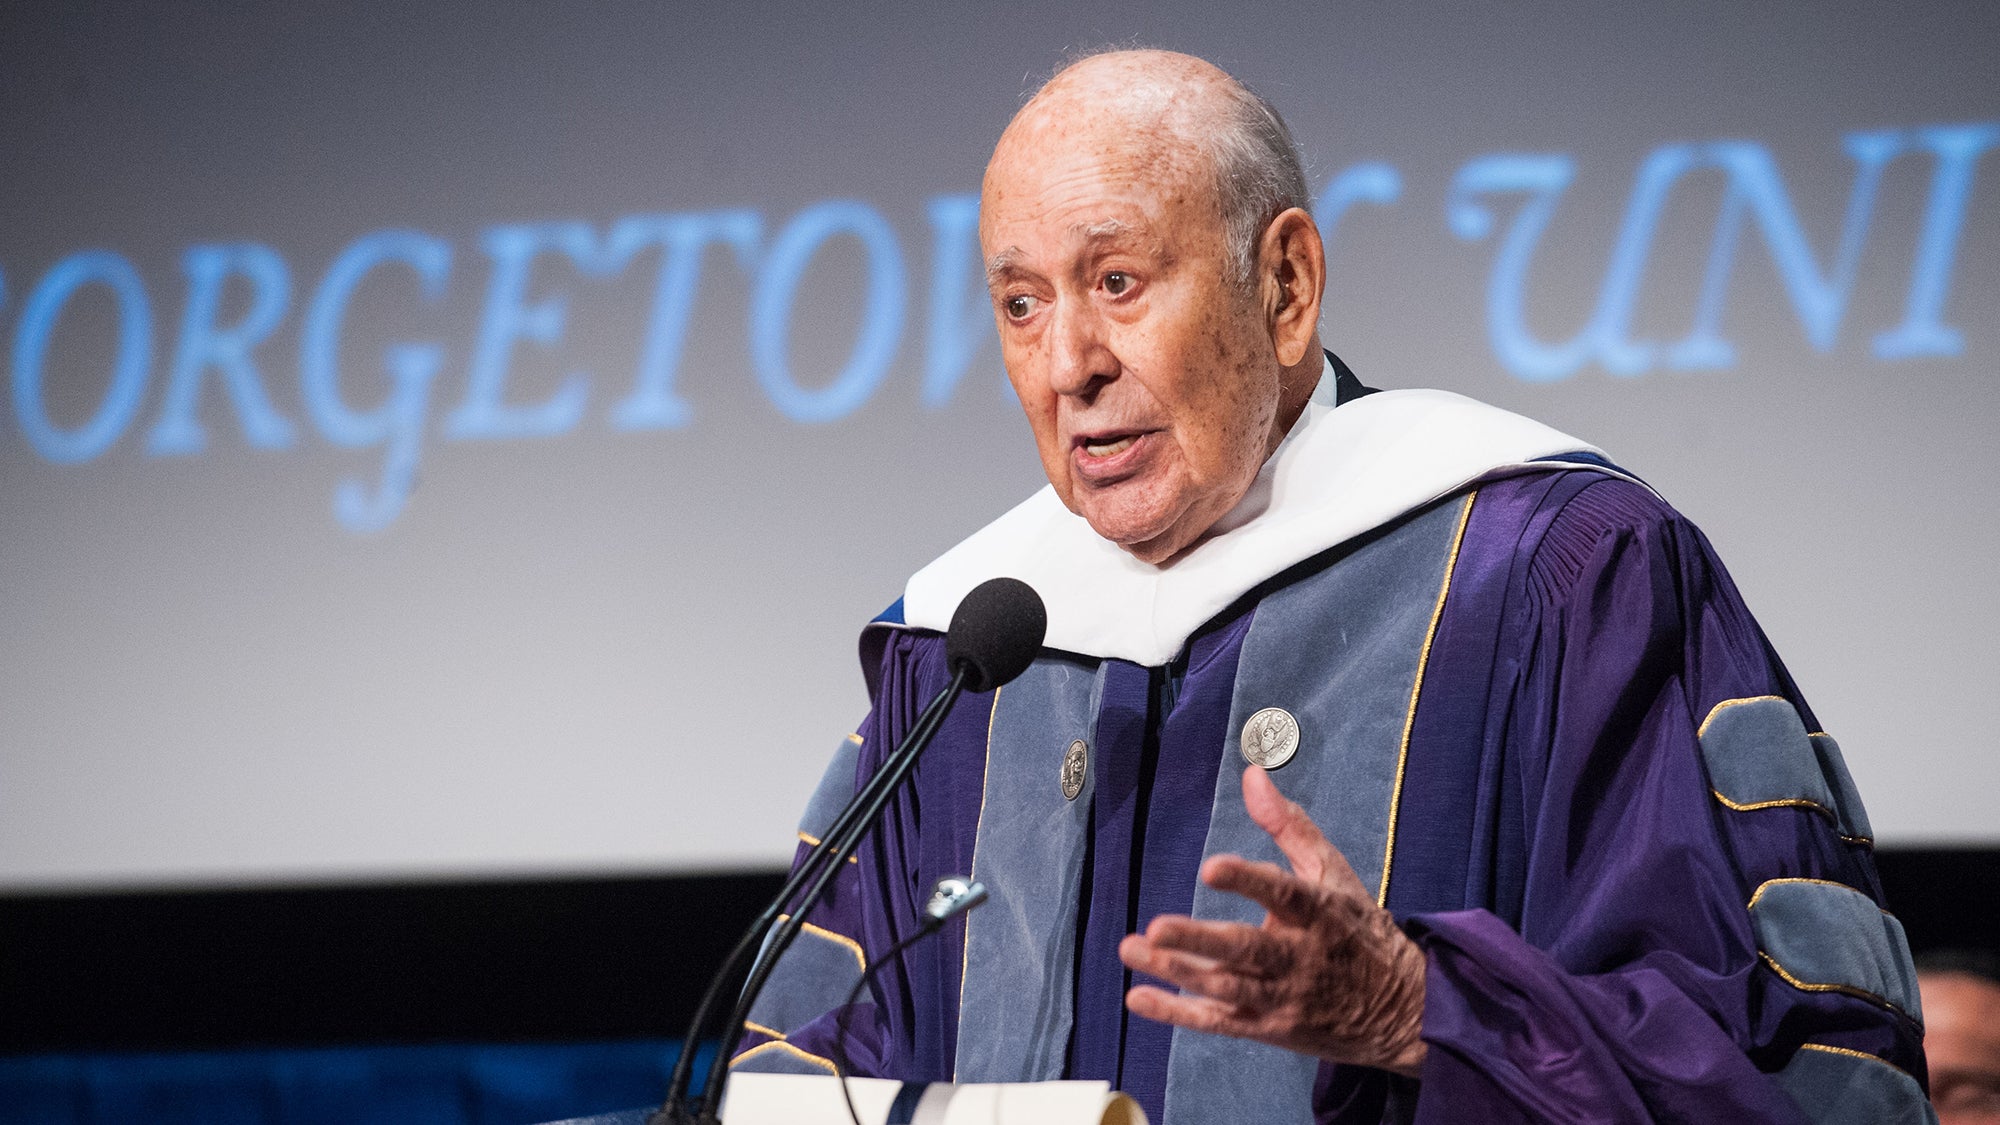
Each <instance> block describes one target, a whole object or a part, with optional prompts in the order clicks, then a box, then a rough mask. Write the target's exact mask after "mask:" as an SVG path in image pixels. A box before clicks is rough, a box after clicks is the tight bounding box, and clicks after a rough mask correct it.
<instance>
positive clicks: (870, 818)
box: [696, 667, 971, 1125]
mask: <svg viewBox="0 0 2000 1125" xmlns="http://www.w3.org/2000/svg"><path fill="white" fill-rule="evenodd" d="M970 678H971V674H970V669H967V668H964V667H960V668H959V669H957V670H956V671H954V672H953V673H952V677H951V684H950V686H949V687H947V688H945V690H944V691H942V692H940V693H939V694H938V697H937V700H936V701H935V702H933V703H932V704H931V706H930V707H928V708H926V709H925V711H924V713H923V715H922V717H921V718H919V719H918V720H917V724H916V725H915V726H912V727H911V728H910V733H909V735H908V736H907V737H906V738H904V740H903V744H902V745H901V746H899V747H897V748H896V753H895V754H894V755H893V756H891V757H890V759H889V760H888V761H886V762H884V763H882V768H881V769H880V770H879V771H877V772H878V773H880V774H883V775H886V777H887V782H886V784H884V785H882V786H880V787H878V788H877V789H876V792H875V793H874V794H873V796H872V798H871V799H870V800H869V802H868V803H867V805H866V806H865V807H864V808H863V809H862V811H861V815H860V816H858V817H856V818H855V821H854V823H853V824H852V825H850V826H849V828H848V831H847V834H846V835H845V836H843V837H842V838H841V840H840V842H839V843H838V844H836V845H835V852H834V854H833V855H832V856H831V857H830V858H829V859H828V860H827V862H826V863H825V865H824V867H823V869H822V870H821V871H820V873H819V876H818V877H817V878H816V879H815V880H814V881H813V884H812V886H810V887H808V888H806V893H805V894H804V895H803V896H801V897H800V898H799V903H798V907H797V909H795V910H793V911H792V914H791V917H789V918H786V919H785V921H784V924H783V925H781V926H780V927H779V928H778V931H777V933H775V934H773V935H772V937H771V940H770V942H769V943H767V944H766V945H765V947H764V953H763V956H761V957H759V958H758V959H757V964H756V966H755V967H754V968H752V969H751V970H750V979H749V980H748V981H746V982H744V985H743V992H742V994H741V995H740V996H739V997H738V998H737V1001H736V1010H735V1011H733V1012H731V1013H730V1014H729V1023H728V1024H727V1025H725V1027H724V1029H723V1037H722V1046H721V1048H720V1049H719V1050H717V1051H716V1053H715V1061H714V1062H712V1063H710V1064H709V1068H708V1083H707V1085H706V1086H704V1087H703V1088H702V1092H701V1116H700V1117H698V1118H697V1119H696V1120H697V1121H699V1122H700V1125H712V1123H717V1122H719V1121H720V1120H721V1118H720V1114H719V1110H720V1109H721V1106H722V1088H723V1086H724V1085H726V1084H727V1083H728V1081H729V1054H730V1052H731V1051H732V1050H734V1048H735V1044H736V1041H737V1040H739V1039H741V1038H742V1037H743V1026H744V1023H745V1021H747V1020H748V1019H749V1018H750V1006H751V1005H752V1004H754V1003H756V1001H757V995H758V993H760V992H762V991H763V990H764V982H765V981H767V980H769V979H770V977H771V973H772V971H773V970H775V969H776V968H777V967H778V958H780V957H782V956H784V954H785V950H786V949H789V948H790V947H791V944H792V940H793V939H794V938H796V937H798V936H799V930H800V929H801V928H802V927H804V925H805V922H806V915H807V913H809V912H810V911H811V910H812V908H813V907H814V906H816V905H818V904H819V901H820V900H821V899H823V898H825V897H826V892H827V888H829V887H830V886H832V885H833V878H834V876H835V875H838V874H839V873H840V868H841V865H842V864H845V863H846V862H847V857H848V856H850V855H853V854H854V850H855V849H856V848H857V847H859V846H860V844H861V837H863V836H864V835H866V834H867V833H868V830H869V829H870V828H873V827H874V826H875V821H876V820H877V819H878V818H880V816H881V815H882V810H883V809H885V808H887V807H888V805H889V801H890V800H891V799H892V798H894V797H895V795H896V790H897V789H899V788H901V787H902V783H903V780H904V779H905V778H907V777H909V776H910V771H911V770H913V769H915V768H916V765H917V757H918V756H919V755H921V754H922V753H923V752H924V748H925V747H927V746H929V745H930V743H931V739H932V738H933V737H934V736H935V735H936V734H937V731H938V728H939V727H941V726H943V725H944V720H945V716H947V715H949V714H950V713H951V708H952V705H953V704H954V703H957V702H958V697H959V695H960V694H962V693H963V690H964V688H965V684H966V681H967V680H968V679H970Z"/></svg>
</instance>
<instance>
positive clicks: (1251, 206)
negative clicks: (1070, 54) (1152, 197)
mask: <svg viewBox="0 0 2000 1125" xmlns="http://www.w3.org/2000/svg"><path fill="white" fill-rule="evenodd" d="M1075 146H1087V147H1090V148H1093V149H1096V150H1097V151H1100V152H1105V153H1116V154H1117V155H1118V156H1120V157H1121V158H1122V159H1124V160H1125V161H1127V162H1129V163H1130V165H1131V166H1132V167H1133V168H1134V170H1135V171H1137V172H1142V173H1143V174H1146V175H1150V176H1153V177H1156V178H1159V179H1162V180H1170V181H1171V182H1175V183H1177V184H1180V185H1183V186H1184V187H1185V189H1186V190H1190V191H1194V192H1199V193H1203V194H1205V196H1206V199H1205V200H1204V203H1205V205H1206V206H1207V207H1208V208H1209V209H1211V212H1212V213H1213V214H1214V215H1215V217H1216V219H1217V221H1218V222H1220V223H1221V224H1222V229H1223V232H1224V233H1223V244H1224V249H1225V252H1226V253H1227V254H1228V256H1229V266H1230V274H1231V276H1232V277H1233V278H1234V280H1236V281H1237V282H1238V283H1239V284H1242V283H1247V282H1248V280H1249V276H1250V272H1251V268H1252V265H1253V263H1254V261H1255V257H1256V243H1257V238H1258V236H1259V235H1260V234H1261V233H1262V232H1263V229H1264V227H1265V225H1266V224H1268V223H1269V222H1270V221H1271V219H1272V218H1274V217H1275V216H1277V215H1278V214H1279V213H1280V212H1282V211H1284V210H1285V209H1286V208H1289V207H1301V208H1309V207H1310V206H1311V192H1310V189H1309V188H1308V186H1307V184H1306V178H1305V172H1304V169H1303V167H1302V165H1301V162H1300V160H1299V154H1298V147H1297V146H1296V145H1295V144H1294V143H1293V141H1292V135H1291V132H1290V130H1288V129H1287V128H1286V127H1285V123H1284V120H1283V119H1282V118H1280V117H1279V116H1278V113H1277V110H1275V109H1273V108H1272V107H1271V105H1270V103H1268V102H1266V101H1265V100H1264V99H1262V98H1260V97H1258V96H1257V95H1256V94H1255V93H1254V92H1252V91H1251V90H1250V88H1249V87H1247V86H1245V85H1243V83H1241V82H1239V81H1237V80H1236V79H1235V78H1234V77H1233V76H1231V75H1230V74H1229V73H1228V72H1227V71H1224V70H1223V69H1222V68H1220V67H1218V66H1216V65H1215V64H1214V63H1211V62H1209V61H1207V60H1206V59H1199V58H1196V57H1194V56H1193V55H1183V54H1180V53H1178V52H1175V51H1160V50H1127V51H1108V52H1105V53H1102V54H1096V55H1090V56H1088V57H1086V58H1083V59H1080V60H1078V61H1076V62H1074V63H1071V64H1069V65H1068V66H1066V67H1064V68H1063V69H1062V70H1060V71H1058V72H1056V74H1055V76H1054V77H1053V78H1051V79H1049V81H1048V82H1047V83H1045V84H1044V85H1043V86H1042V88H1041V89H1040V90H1039V91H1037V92H1036V93H1035V95H1034V97H1032V98H1030V99H1029V100H1028V103H1027V104H1026V105H1024V106H1022V107H1021V111H1020V112H1019V113H1017V114H1015V116H1014V120H1013V122H1012V123H1011V124H1009V125H1008V127H1007V131H1006V132H1005V133H1003V134H1002V135H1001V138H1000V143H999V145H998V146H996V148H995V150H994V154H993V162H992V164H990V165H988V172H987V175H988V180H989V187H990V180H991V177H992V174H993V170H994V169H995V168H1001V167H1004V166H1005V165H1006V164H1009V163H1011V162H1013V161H1017V160H1023V159H1026V160H1038V159H1044V158H1046V157H1047V156H1049V155H1050V154H1051V153H1052V152H1055V151H1059V150H1061V149H1063V148H1065V147H1075Z"/></svg>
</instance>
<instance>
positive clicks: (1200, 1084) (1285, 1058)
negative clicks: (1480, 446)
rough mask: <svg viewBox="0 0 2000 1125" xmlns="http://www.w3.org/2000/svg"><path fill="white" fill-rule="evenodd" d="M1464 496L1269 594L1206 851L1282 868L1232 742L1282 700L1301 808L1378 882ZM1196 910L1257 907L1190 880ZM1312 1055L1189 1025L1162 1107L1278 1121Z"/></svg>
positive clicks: (1194, 1117) (1249, 912) (1291, 1110)
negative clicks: (1246, 805) (1291, 726)
mask: <svg viewBox="0 0 2000 1125" xmlns="http://www.w3.org/2000/svg"><path fill="white" fill-rule="evenodd" d="M1467 502H1469V501H1467V500H1457V501H1452V502H1447V503H1444V504H1440V505H1439V506H1437V507H1435V508H1433V509H1431V510H1429V511H1427V512H1425V513H1423V514H1422V515H1419V516H1417V517H1416V518H1414V519H1412V520H1410V521H1409V522H1407V523H1405V524H1403V525H1401V526H1400V527H1398V528H1397V529H1395V530H1394V531H1392V532H1390V533H1388V534H1387V535H1384V536H1383V537H1381V538H1379V539H1376V540H1374V541H1372V542H1370V543H1367V544H1365V545H1364V546H1362V547H1360V548H1358V549H1356V550H1354V551H1353V552H1352V553H1351V554H1350V555H1349V556H1348V557H1347V558H1344V559H1342V560H1340V561H1339V562H1337V563H1335V564H1334V565H1332V566H1330V567H1327V568H1326V569H1324V570H1322V571H1320V572H1319V573H1317V574H1314V575H1312V576H1311V577H1308V578H1305V579H1303V580H1301V581H1299V582H1296V583H1294V584H1292V585H1290V586H1286V587H1284V588H1283V589H1280V590H1278V591H1277V592H1275V593H1273V594H1271V595H1269V596H1268V597H1266V598H1265V599H1264V600H1263V602H1262V603H1261V604H1259V605H1258V607H1257V615H1256V618H1255V619H1254V620H1253V621H1252V623H1251V626H1250V632H1249V635H1248V636H1247V637H1246V638H1245V640H1244V642H1243V651H1242V656H1241V658H1240V659H1239V661H1238V663H1237V670H1236V693H1235V699H1234V701H1233V702H1232V703H1231V705H1230V721H1229V726H1228V728H1227V730H1228V732H1229V737H1230V739H1231V743H1232V744H1231V745H1230V746H1227V747H1225V748H1224V751H1223V753H1224V755H1225V760H1226V762H1227V763H1229V764H1227V765H1225V767H1224V768H1223V769H1222V770H1221V771H1220V774H1219V777H1218V780H1217V784H1216V793H1215V806H1214V811H1213V814H1212V819H1211V821H1210V828H1209V836H1208V843H1207V846H1206V848H1205V853H1206V854H1207V855H1219V854H1222V853H1234V854H1237V855H1241V856H1246V857H1248V858H1250V859H1261V860H1269V861H1271V862H1274V863H1277V864H1280V865H1281V866H1288V865H1286V862H1285V859H1284V857H1283V856H1282V855H1281V854H1280V853H1279V852H1278V849H1277V846H1276V845H1275V844H1273V843H1272V841H1271V838H1270V837H1269V836H1267V835H1266V834H1265V833H1264V831H1263V830H1262V829H1260V828H1258V827H1257V825H1256V824H1255V823H1254V822H1253V821H1251V820H1250V817H1249V814H1248V813H1246V812H1245V811H1244V809H1243V791H1242V776H1241V770H1240V769H1238V768H1233V767H1234V766H1236V765H1238V764H1240V763H1241V761H1242V759H1241V758H1240V757H1237V756H1236V750H1235V747H1234V745H1233V743H1234V739H1235V737H1236V736H1237V734H1238V732H1240V731H1241V730H1242V729H1243V724H1244V723H1245V722H1246V721H1247V720H1248V719H1249V717H1250V716H1251V715H1252V714H1255V713H1256V712H1257V711H1259V710H1261V709H1262V708H1265V707H1282V708H1284V709H1285V710H1287V711H1289V712H1291V714H1292V716H1293V717H1294V718H1296V719H1297V720H1298V723H1299V750H1298V753H1297V755H1296V756H1294V757H1293V758H1292V760H1291V761H1290V762H1288V763H1286V764H1285V765H1284V766H1282V767H1280V768H1278V769H1276V770H1274V771H1272V773H1271V778H1272V780H1273V781H1275V782H1277V785H1278V788H1279V790H1280V791H1282V792H1283V793H1284V794H1285V796H1287V797H1289V798H1290V799H1292V800H1293V801H1296V802H1298V803H1299V804H1300V805H1302V806H1304V808H1305V810H1306V812H1308V813H1309V814H1311V816H1312V818H1313V822H1314V823H1315V824H1317V825H1319V828H1320V830H1321V831H1322V832H1324V833H1326V836H1327V838H1328V839H1329V840H1331V841H1332V842H1333V844H1334V845H1335V846H1336V847H1338V848H1339V849H1340V850H1341V852H1342V854H1344V855H1345V856H1346V857H1347V861H1348V862H1349V863H1350V864H1352V865H1353V867H1354V871H1355V874H1357V875H1359V876H1360V877H1361V882H1362V884H1363V885H1364V886H1367V887H1369V888H1370V889H1375V888H1378V887H1380V886H1381V882H1382V872H1383V865H1384V861H1385V856H1386V853H1387V850H1388V844H1389V836H1390V822H1389V814H1390V806H1391V804H1392V802H1393V801H1394V799H1395V795H1396V786H1397V782H1398V778H1399V776H1400V772H1401V761H1402V752H1403V737H1404V731H1405V729H1406V727H1407V724H1408V719H1409V714H1410V704H1411V697H1412V693H1413V692H1414V690H1415V688H1416V682H1417V676H1418V674H1419V671H1420V669H1421V667H1422V663H1423V658H1424V644H1425V641H1426V640H1427V638H1428V637H1429V635H1430V627H1431V622H1432V620H1433V618H1434V616H1435V612H1436V607H1437V604H1438V593H1439V590H1440V589H1441V588H1442V586H1443V584H1444V579H1445V574H1446V571H1447V569H1448V567H1449V564H1450V559H1451V554H1452V548H1453V545H1454V544H1455V542H1456V539H1457V535H1458V529H1459V526H1460V520H1461V518H1462V516H1463V513H1464V510H1465V504H1466V503H1467ZM1194 913H1195V916H1196V917H1199V918H1213V919H1227V920H1234V921H1239V922H1246V923H1256V922H1259V921H1261V920H1262V919H1263V916H1264V910H1263V908H1262V907H1260V906H1258V905H1257V904H1256V903H1253V902H1250V901H1248V900H1246V899H1242V898H1238V897H1236V896H1233V895H1226V894H1222V893H1221V892H1218V891H1214V890H1211V889H1210V888H1208V887H1205V886H1199V887H1196V888H1195V896H1194ZM1317 1069H1318V1063H1317V1061H1316V1060H1314V1059H1311V1058H1307V1057H1305V1056H1303V1055H1298V1054H1294V1053H1292V1052H1290V1051H1284V1050H1280V1049H1279V1048H1276V1047H1268V1046H1264V1045H1262V1044H1256V1043H1248V1042H1244V1041H1241V1040H1232V1039H1224V1038H1221V1037H1218V1036H1213V1035H1205V1034H1202V1033H1199V1032H1192V1031H1186V1030H1181V1031H1177V1032H1175V1034H1174V1040H1173V1054H1172V1057H1171V1058H1170V1060H1169V1062H1168V1068H1167V1096H1166V1111H1167V1115H1168V1117H1169V1118H1171V1119H1172V1120H1176V1121H1281V1120H1293V1119H1303V1118H1302V1117H1301V1114H1303V1113H1306V1112H1309V1111H1308V1109H1307V1107H1309V1106H1310V1105H1311V1099H1312V1086H1313V1078H1314V1075H1315V1073H1316V1071H1317Z"/></svg>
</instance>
